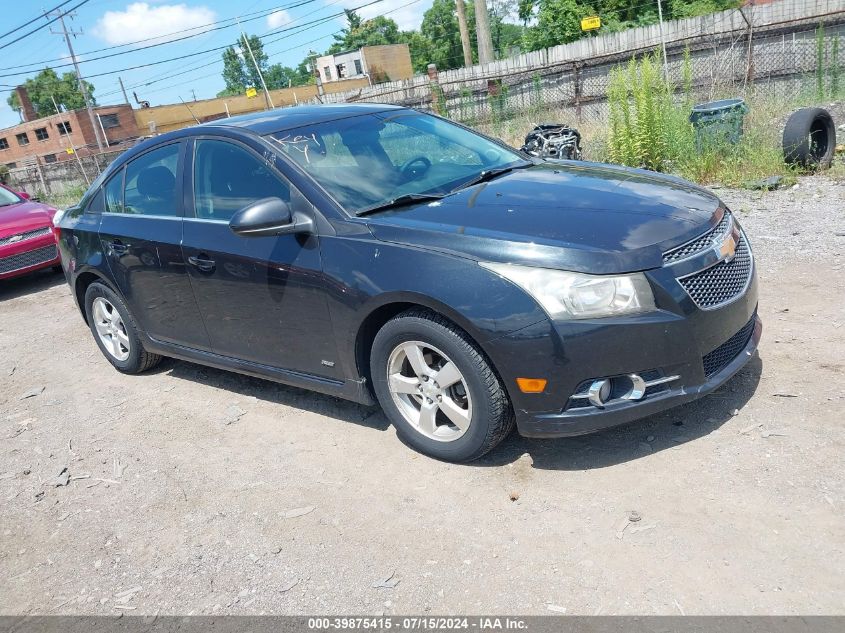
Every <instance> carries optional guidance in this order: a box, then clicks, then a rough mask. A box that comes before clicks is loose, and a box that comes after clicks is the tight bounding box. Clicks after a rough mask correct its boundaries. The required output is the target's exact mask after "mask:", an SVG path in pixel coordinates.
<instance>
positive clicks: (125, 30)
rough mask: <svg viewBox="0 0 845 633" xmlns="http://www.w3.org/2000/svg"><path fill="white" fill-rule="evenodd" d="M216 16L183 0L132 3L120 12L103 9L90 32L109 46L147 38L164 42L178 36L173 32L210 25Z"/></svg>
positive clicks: (208, 10) (207, 9) (210, 11)
mask: <svg viewBox="0 0 845 633" xmlns="http://www.w3.org/2000/svg"><path fill="white" fill-rule="evenodd" d="M216 17H217V16H216V14H215V13H214V11H212V10H211V9H209V8H208V7H204V6H196V7H189V6H188V5H187V4H184V3H183V4H156V5H155V6H152V5H150V4H149V3H147V2H133V3H132V4H130V5H127V7H126V9H124V10H123V11H106V12H105V14H103V17H101V18H100V19H99V20H98V21H97V24H96V25H95V26H94V34H95V35H97V37H99V38H100V39H102V40H105V41H106V42H108V43H109V44H112V45H117V44H128V43H129V42H134V41H136V40H142V39H147V38H157V41H161V42H167V41H168V40H172V39H176V38H177V37H179V35H178V34H176V32H177V31H183V30H186V29H196V28H197V27H201V26H203V25H206V24H210V23H211V22H214V20H215V19H216ZM192 32H196V31H192ZM170 34H173V35H170ZM183 35H184V34H183Z"/></svg>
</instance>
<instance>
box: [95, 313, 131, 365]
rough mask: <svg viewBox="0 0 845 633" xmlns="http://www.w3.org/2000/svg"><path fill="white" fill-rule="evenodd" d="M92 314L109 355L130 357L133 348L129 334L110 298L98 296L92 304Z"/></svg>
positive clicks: (122, 357)
mask: <svg viewBox="0 0 845 633" xmlns="http://www.w3.org/2000/svg"><path fill="white" fill-rule="evenodd" d="M91 314H92V316H93V318H94V327H95V328H96V330H97V334H98V335H99V337H100V342H102V344H103V347H104V348H105V350H106V351H107V352H108V353H109V355H110V356H112V358H114V359H115V360H119V361H125V360H126V359H127V358H129V354H130V352H131V349H132V348H131V346H130V343H129V334H128V333H127V332H126V325H124V323H123V319H122V318H121V316H120V313H119V312H118V311H117V308H115V307H114V306H113V305H112V304H111V302H109V301H108V299H105V298H103V297H97V298H96V299H94V303H93V304H92V306H91Z"/></svg>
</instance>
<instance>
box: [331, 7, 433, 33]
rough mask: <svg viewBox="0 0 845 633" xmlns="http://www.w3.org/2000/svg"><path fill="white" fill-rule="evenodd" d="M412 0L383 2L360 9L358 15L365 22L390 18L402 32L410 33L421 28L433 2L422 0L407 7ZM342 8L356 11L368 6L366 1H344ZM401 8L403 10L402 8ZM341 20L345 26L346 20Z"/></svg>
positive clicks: (341, 18)
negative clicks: (382, 17) (360, 7)
mask: <svg viewBox="0 0 845 633" xmlns="http://www.w3.org/2000/svg"><path fill="white" fill-rule="evenodd" d="M411 1H412V0H382V2H378V3H376V4H373V5H370V6H368V7H364V8H363V9H358V11H356V13H357V14H358V15H360V16H361V17H362V18H364V19H365V20H369V19H370V18H374V17H376V16H377V15H383V16H385V17H387V18H390V19H391V20H393V21H394V22H396V24H398V25H399V29H400V30H402V31H410V30H411V29H418V28H420V24H422V19H423V14H424V13H425V12H426V11H428V10H429V9H430V8H431V3H432V0H420V1H419V2H415V3H413V4H411V5H410V6H403V5H407V4H408V3H409V2H411ZM339 4H340V6H341V7H343V8H345V9H354V8H355V7H359V6H361V5H362V4H366V2H365V0H342V1H341V2H340V3H339ZM400 7H401V8H400ZM339 20H340V21H341V22H342V23H343V24H344V25H345V24H346V18H345V17H343V16H341V17H340V18H339Z"/></svg>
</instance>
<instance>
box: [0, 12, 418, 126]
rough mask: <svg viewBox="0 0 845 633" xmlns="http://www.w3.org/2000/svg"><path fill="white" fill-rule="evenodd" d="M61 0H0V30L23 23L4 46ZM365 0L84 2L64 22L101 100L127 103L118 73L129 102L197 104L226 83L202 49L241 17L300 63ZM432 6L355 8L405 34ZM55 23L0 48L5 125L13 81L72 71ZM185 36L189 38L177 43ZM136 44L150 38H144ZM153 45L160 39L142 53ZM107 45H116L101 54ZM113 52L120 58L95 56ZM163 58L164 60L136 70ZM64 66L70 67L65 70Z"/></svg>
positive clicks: (228, 36)
mask: <svg viewBox="0 0 845 633" xmlns="http://www.w3.org/2000/svg"><path fill="white" fill-rule="evenodd" d="M61 1H62V0H41V1H40V2H35V1H34V0H18V1H14V2H13V1H11V0H3V1H2V2H0V4H2V5H3V6H2V12H3V19H2V23H0V32H4V33H5V32H6V31H10V30H12V29H13V28H14V27H21V28H15V30H14V31H12V32H11V33H10V34H9V35H6V36H4V37H0V47H2V46H3V45H4V44H8V43H9V42H10V41H11V40H14V39H16V38H17V37H20V36H21V35H24V34H26V33H27V31H30V30H32V29H34V28H36V27H37V26H40V25H41V24H44V23H45V22H47V19H46V18H40V19H39V20H36V21H35V22H33V23H32V24H30V25H28V26H22V25H24V24H25V23H26V22H29V21H30V20H32V19H33V18H36V17H37V16H39V15H40V14H41V13H42V12H43V10H44V9H50V8H52V7H55V6H56V5H58V4H59V3H60V2H61ZM80 2H83V0H71V1H70V2H68V3H67V4H65V5H64V6H63V7H62V8H63V10H68V9H70V8H72V7H74V6H76V5H78V4H79V3H80ZM369 2H373V0H185V1H183V2H179V1H176V0H147V1H146V2H133V1H127V0H87V1H84V3H83V4H82V5H81V6H79V8H78V9H76V11H75V16H74V17H73V19H67V18H66V24H67V26H68V28H69V29H71V28H72V29H73V30H75V31H78V32H80V33H79V34H78V35H77V36H76V37H75V38H73V39H72V42H71V43H72V44H73V48H74V51H75V52H76V55H77V57H78V59H79V61H80V70H81V71H82V75H83V77H85V78H86V79H87V80H88V81H90V82H91V83H93V84H94V88H95V90H94V95H95V97H96V99H97V103H99V104H101V105H105V104H112V103H122V102H123V96H122V93H121V92H120V85H119V84H118V77H120V78H121V79H122V80H123V84H124V86H126V90H127V92H128V95H129V99H130V101H134V99H133V97H132V92H133V91H135V92H137V93H138V98H139V99H143V100H147V101H149V102H150V104H151V105H160V104H165V103H179V99H180V98H182V99H184V100H185V101H191V100H193V99H194V95H195V96H196V98H197V99H208V98H212V97H214V96H215V95H216V94H217V93H218V92H219V91H220V90H222V89H223V88H224V83H223V79H222V69H223V62H222V58H221V54H222V50H216V51H210V52H205V51H207V50H208V49H212V48H218V47H223V46H228V45H230V44H232V43H233V42H234V41H235V40H236V39H237V37H238V32H239V31H238V24H237V23H236V21H235V18H240V23H241V27H242V28H243V29H244V30H245V31H246V32H247V33H249V34H250V35H252V34H255V35H259V36H261V38H262V41H264V42H265V46H264V50H265V52H266V53H267V54H268V55H269V56H270V59H269V63H270V64H275V63H281V64H282V65H284V66H296V65H297V64H298V63H299V62H300V61H301V60H302V59H303V58H304V57H305V56H306V55H307V54H308V51H309V50H310V49H313V50H315V51H317V52H323V51H324V50H325V49H326V48H328V47H329V46H330V45H331V43H332V42H333V39H332V34H333V33H337V32H338V31H339V30H340V29H341V28H343V26H344V25H345V24H346V20H345V19H344V17H343V16H342V15H341V16H337V17H331V16H333V15H334V14H337V13H341V12H342V11H343V9H345V8H346V9H352V8H357V7H361V6H362V5H365V4H367V3H369ZM431 2H432V0H377V1H376V2H375V3H374V4H372V5H370V6H367V7H364V8H361V9H359V10H358V13H359V14H360V15H362V16H363V17H365V18H370V17H374V16H376V15H386V16H387V17H389V18H392V19H393V20H395V21H396V22H397V23H398V24H399V27H400V28H401V29H403V30H408V29H416V28H419V25H420V23H421V22H422V17H423V13H424V12H425V11H426V10H427V9H428V8H429V7H430V6H431ZM42 5H43V7H42ZM214 23H217V24H214ZM220 27H222V28H220ZM51 28H52V29H53V30H54V31H56V30H59V23H58V22H56V23H54V24H52V25H51V26H50V27H47V28H43V29H41V30H39V31H37V32H36V33H33V34H31V35H27V36H26V37H24V38H23V39H22V40H20V41H19V42H17V43H14V44H10V45H8V46H6V47H5V48H0V128H4V127H8V126H10V125H15V124H16V123H18V122H19V121H20V118H19V116H18V114H17V113H16V112H15V111H13V110H12V109H10V108H9V106H8V105H7V104H6V99H7V98H8V96H9V94H10V93H9V89H10V88H11V87H14V86H15V85H18V84H20V83H23V82H24V81H26V79H28V78H30V77H33V76H35V75H36V74H38V72H39V71H40V70H41V69H43V68H44V67H45V66H50V67H52V68H54V69H55V70H56V72H58V73H59V74H62V73H63V72H68V71H73V66H72V65H70V59H69V56H68V49H67V44H66V43H65V41H64V38H63V37H62V36H61V35H54V34H52V33H51V32H50V29H51ZM189 35H190V36H192V37H188V38H187V39H182V40H181V41H173V40H174V39H176V38H185V37H186V36H189ZM139 40H145V41H144V42H142V43H138V41H139ZM151 44H158V45H157V46H154V47H152V48H146V49H145V50H140V49H141V47H145V46H146V47H149V46H150V45H151ZM107 47H116V48H110V50H105V51H102V50H100V49H104V48H107ZM96 51H99V52H96ZM114 53H120V54H119V55H115V56H113V57H110V58H108V59H96V58H97V57H102V56H104V55H112V54H114ZM165 60H172V61H165ZM159 61H162V62H163V63H160V64H156V65H151V66H147V67H143V68H133V69H131V70H130V68H132V67H137V66H142V65H145V64H151V63H153V62H159ZM63 64H66V65H67V66H65V67H61V65H63ZM113 71H119V72H113ZM106 73H108V74H106ZM95 75H101V76H95Z"/></svg>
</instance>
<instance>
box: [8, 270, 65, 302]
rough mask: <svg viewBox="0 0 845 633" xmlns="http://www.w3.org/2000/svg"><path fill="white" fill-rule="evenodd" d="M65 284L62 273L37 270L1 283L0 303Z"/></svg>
mask: <svg viewBox="0 0 845 633" xmlns="http://www.w3.org/2000/svg"><path fill="white" fill-rule="evenodd" d="M64 283H65V276H64V275H63V274H62V273H57V272H53V269H52V268H45V269H43V270H36V271H35V272H32V273H28V274H26V275H23V276H21V277H13V278H11V279H4V280H3V281H0V301H9V300H10V299H17V298H19V297H23V296H25V295H30V294H33V293H35V292H41V291H42V290H49V289H50V288H55V287H56V286H60V285H62V284H64Z"/></svg>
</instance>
